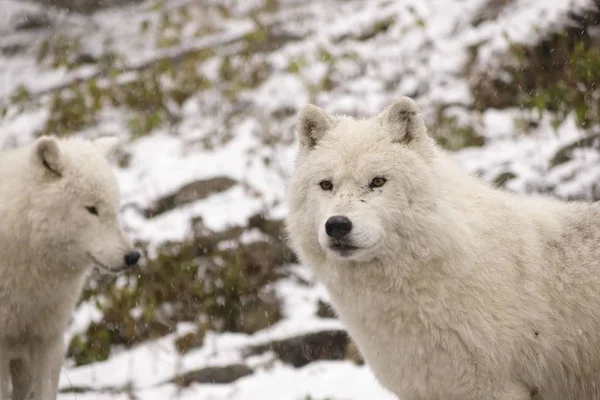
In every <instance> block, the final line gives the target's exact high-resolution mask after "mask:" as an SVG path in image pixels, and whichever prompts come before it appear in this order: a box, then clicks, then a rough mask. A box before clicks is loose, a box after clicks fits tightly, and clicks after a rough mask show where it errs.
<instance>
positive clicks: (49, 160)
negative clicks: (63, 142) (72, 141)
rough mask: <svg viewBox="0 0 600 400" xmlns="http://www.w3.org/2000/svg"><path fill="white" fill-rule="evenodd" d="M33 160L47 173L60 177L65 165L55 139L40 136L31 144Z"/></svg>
mask: <svg viewBox="0 0 600 400" xmlns="http://www.w3.org/2000/svg"><path fill="white" fill-rule="evenodd" d="M33 160H34V163H35V164H36V165H39V166H40V167H42V168H45V169H46V170H47V171H48V172H51V173H53V174H55V175H58V176H62V174H63V171H64V168H65V165H64V160H63V157H62V154H61V152H60V148H59V146H58V140H56V138H54V137H52V136H42V137H40V138H39V139H38V140H36V141H35V143H34V144H33Z"/></svg>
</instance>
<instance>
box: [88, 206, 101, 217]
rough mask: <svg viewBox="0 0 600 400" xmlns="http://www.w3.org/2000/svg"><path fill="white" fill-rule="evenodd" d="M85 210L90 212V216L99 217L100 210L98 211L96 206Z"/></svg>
mask: <svg viewBox="0 0 600 400" xmlns="http://www.w3.org/2000/svg"><path fill="white" fill-rule="evenodd" d="M85 209H86V210H88V212H89V213H90V214H93V215H95V216H98V209H97V208H96V207H94V206H90V207H86V208H85Z"/></svg>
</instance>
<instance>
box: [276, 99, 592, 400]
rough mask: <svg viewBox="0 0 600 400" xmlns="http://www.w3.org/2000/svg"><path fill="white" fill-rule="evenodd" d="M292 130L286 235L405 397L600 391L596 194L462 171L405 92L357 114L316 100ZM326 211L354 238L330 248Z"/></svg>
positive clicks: (582, 397)
mask: <svg viewBox="0 0 600 400" xmlns="http://www.w3.org/2000/svg"><path fill="white" fill-rule="evenodd" d="M299 131H300V132H299V134H300V143H301V146H300V151H299V155H298V160H297V166H296V170H295V172H294V174H293V177H292V180H291V183H290V191H289V205H290V213H289V216H288V218H287V229H288V231H289V236H290V239H291V242H292V245H293V247H294V249H295V250H296V252H297V253H298V254H299V256H300V258H301V259H302V260H303V261H304V262H306V263H308V264H311V265H312V266H313V267H314V269H315V271H316V273H317V275H318V276H319V278H320V279H321V280H322V281H323V282H324V283H325V285H326V286H327V288H328V291H329V293H330V295H331V300H332V303H333V306H334V308H335V310H336V311H337V313H338V314H339V316H340V318H341V320H342V321H343V323H344V324H345V325H346V326H347V329H348V331H349V334H350V336H351V337H352V338H353V340H354V341H355V342H356V343H357V345H358V347H359V349H360V351H361V353H362V355H363V356H364V358H365V360H366V362H367V363H368V364H369V365H370V367H371V368H372V370H373V371H374V373H375V375H376V376H377V377H378V379H379V381H380V382H381V383H382V384H383V385H384V386H385V387H386V388H388V389H389V390H390V391H392V392H393V393H395V394H396V395H398V396H399V398H400V399H401V400H469V399H471V400H526V399H532V398H533V399H541V400H571V399H572V400H593V399H600V245H599V243H600V207H599V206H598V205H597V204H588V203H565V202H560V201H557V200H551V199H544V198H539V197H538V198H534V197H524V196H517V195H513V194H509V193H507V192H505V191H501V190H499V189H495V188H492V187H489V186H488V185H486V184H485V183H483V182H481V181H479V180H477V179H475V178H472V177H470V176H469V175H467V174H466V173H465V172H463V171H462V170H461V169H460V168H458V167H457V166H456V165H455V164H454V163H453V162H452V161H451V160H450V158H449V157H448V156H447V155H446V154H445V152H444V151H443V150H441V149H440V148H438V147H437V146H436V145H435V144H434V142H433V140H431V139H430V138H429V137H428V135H427V133H426V128H425V125H424V123H423V120H422V117H421V116H420V115H419V110H418V108H417V106H416V105H415V103H414V102H413V101H412V100H410V99H408V98H400V99H399V100H397V101H396V102H395V103H394V104H393V105H392V106H390V107H389V108H388V109H387V110H385V111H383V112H382V113H381V114H380V115H377V116H374V117H372V118H368V119H362V120H355V119H353V118H350V117H347V116H328V115H326V114H325V113H324V111H322V110H320V109H317V108H316V107H315V106H310V107H307V108H306V109H305V110H304V111H303V113H302V116H301V119H300V127H299ZM378 176H379V177H381V176H383V177H385V178H386V179H387V182H386V183H385V185H383V186H382V187H380V188H375V189H370V188H369V187H368V185H369V183H370V182H371V180H372V179H373V178H374V177H378ZM322 180H330V181H331V182H332V184H333V190H331V191H328V190H323V189H322V188H321V187H320V186H319V182H320V181H322ZM332 215H345V216H347V217H349V218H350V220H351V221H352V223H353V229H352V231H351V232H350V233H349V234H348V237H347V242H348V243H349V244H352V245H353V246H356V247H358V249H357V250H355V251H347V252H339V251H335V250H332V249H331V248H330V246H331V245H332V243H334V242H335V241H333V240H332V239H331V238H330V237H329V236H328V235H327V234H326V233H325V228H324V224H325V221H326V220H327V219H328V218H329V217H330V216H332Z"/></svg>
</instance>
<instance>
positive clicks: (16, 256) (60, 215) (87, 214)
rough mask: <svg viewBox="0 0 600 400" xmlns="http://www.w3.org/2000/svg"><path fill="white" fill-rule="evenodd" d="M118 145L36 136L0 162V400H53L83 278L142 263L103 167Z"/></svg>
mask: <svg viewBox="0 0 600 400" xmlns="http://www.w3.org/2000/svg"><path fill="white" fill-rule="evenodd" d="M116 144H117V140H116V139H115V138H100V139H96V140H95V141H83V140H78V139H71V140H59V139H56V138H53V137H41V138H39V139H38V140H37V141H36V142H35V143H33V144H32V145H31V146H28V147H23V148H20V149H16V150H11V151H6V152H3V153H0V400H8V399H9V398H12V399H13V400H17V399H18V400H24V399H28V398H29V396H30V395H31V394H33V399H35V400H54V399H56V393H57V387H58V378H59V372H60V368H61V363H62V358H63V333H64V331H65V329H66V327H67V324H68V322H69V317H70V315H71V313H72V311H73V308H74V307H75V304H76V301H77V299H78V297H79V295H80V292H81V289H82V285H83V283H84V280H85V277H86V272H87V271H88V270H91V269H92V268H93V267H98V268H99V269H101V270H106V271H109V272H118V271H121V270H124V269H126V268H129V267H131V266H133V265H135V264H136V263H137V262H138V260H139V258H140V253H139V252H138V251H136V250H135V249H134V248H133V247H132V245H131V243H130V242H129V240H128V239H127V237H126V236H125V234H124V233H123V232H122V230H121V228H120V226H119V223H118V220H117V215H118V207H119V190H118V187H117V183H116V179H115V177H114V175H113V172H112V170H111V167H110V165H109V163H108V161H107V160H106V159H105V156H106V155H108V154H109V153H110V152H111V151H112V150H113V149H114V147H115V146H116ZM11 381H12V385H11ZM11 386H12V397H11Z"/></svg>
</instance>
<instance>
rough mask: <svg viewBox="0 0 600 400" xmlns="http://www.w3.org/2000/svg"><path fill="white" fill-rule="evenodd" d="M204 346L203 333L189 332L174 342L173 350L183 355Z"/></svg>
mask: <svg viewBox="0 0 600 400" xmlns="http://www.w3.org/2000/svg"><path fill="white" fill-rule="evenodd" d="M202 344H204V331H199V330H198V331H195V332H190V333H188V334H186V335H183V336H181V337H179V338H177V340H175V348H176V349H177V352H178V353H179V354H185V353H187V352H188V351H190V350H192V349H194V348H198V347H201V346H202Z"/></svg>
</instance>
